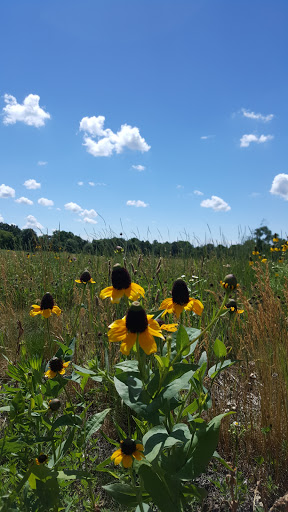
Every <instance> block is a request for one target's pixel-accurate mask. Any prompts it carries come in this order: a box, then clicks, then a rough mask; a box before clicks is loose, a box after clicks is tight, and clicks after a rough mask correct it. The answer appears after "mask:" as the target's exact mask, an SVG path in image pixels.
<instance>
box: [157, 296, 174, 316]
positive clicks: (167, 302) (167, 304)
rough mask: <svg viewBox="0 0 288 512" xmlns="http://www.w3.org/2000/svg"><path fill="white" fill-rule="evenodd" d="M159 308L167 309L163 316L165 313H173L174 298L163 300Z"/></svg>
mask: <svg viewBox="0 0 288 512" xmlns="http://www.w3.org/2000/svg"><path fill="white" fill-rule="evenodd" d="M159 309H165V311H164V313H163V314H162V316H164V315H165V313H173V300H172V299H165V300H163V302H161V304H160V308H159Z"/></svg>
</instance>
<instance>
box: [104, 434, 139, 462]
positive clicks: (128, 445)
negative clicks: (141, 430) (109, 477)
mask: <svg viewBox="0 0 288 512" xmlns="http://www.w3.org/2000/svg"><path fill="white" fill-rule="evenodd" d="M143 451H144V446H143V444H141V443H136V441H134V440H133V439H129V438H127V439H124V441H121V442H120V448H119V449H118V450H116V451H115V452H114V453H112V455H111V460H112V461H114V464H115V465H116V466H117V465H118V464H121V463H122V466H123V467H124V468H131V466H132V464H133V458H134V459H136V460H141V459H143V458H144V455H143V453H142V452H143Z"/></svg>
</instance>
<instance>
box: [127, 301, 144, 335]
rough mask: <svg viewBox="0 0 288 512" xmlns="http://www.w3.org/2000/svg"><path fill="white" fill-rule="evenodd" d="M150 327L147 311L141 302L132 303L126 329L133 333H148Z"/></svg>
mask: <svg viewBox="0 0 288 512" xmlns="http://www.w3.org/2000/svg"><path fill="white" fill-rule="evenodd" d="M147 327H148V319H147V315H146V312H145V310H144V309H143V308H142V306H141V304H140V302H138V301H135V302H132V305H131V307H130V308H129V309H128V312H127V315H126V329H127V330H128V331H129V332H132V333H135V332H137V333H141V332H144V331H146V329H147Z"/></svg>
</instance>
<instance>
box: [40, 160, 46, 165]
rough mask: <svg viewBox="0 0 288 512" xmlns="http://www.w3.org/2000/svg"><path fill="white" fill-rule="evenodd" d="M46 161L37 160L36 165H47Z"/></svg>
mask: <svg viewBox="0 0 288 512" xmlns="http://www.w3.org/2000/svg"><path fill="white" fill-rule="evenodd" d="M47 164H48V162H43V160H39V162H37V165H47Z"/></svg>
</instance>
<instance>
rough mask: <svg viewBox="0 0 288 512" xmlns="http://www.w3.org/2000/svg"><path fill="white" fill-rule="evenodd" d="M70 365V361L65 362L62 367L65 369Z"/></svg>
mask: <svg viewBox="0 0 288 512" xmlns="http://www.w3.org/2000/svg"><path fill="white" fill-rule="evenodd" d="M70 363H71V361H66V362H65V363H63V367H64V368H67V366H69V364H70Z"/></svg>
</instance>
